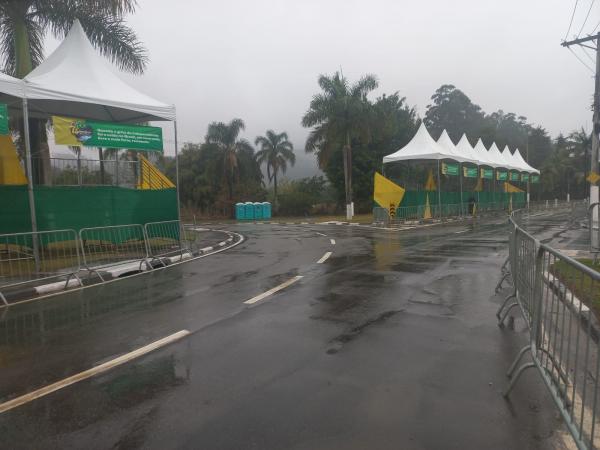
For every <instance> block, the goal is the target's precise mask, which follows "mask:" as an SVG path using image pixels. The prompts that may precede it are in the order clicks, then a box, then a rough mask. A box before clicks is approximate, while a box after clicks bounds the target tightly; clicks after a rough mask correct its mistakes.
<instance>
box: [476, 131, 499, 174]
mask: <svg viewBox="0 0 600 450" xmlns="http://www.w3.org/2000/svg"><path fill="white" fill-rule="evenodd" d="M473 151H474V152H475V154H476V155H477V157H478V158H479V164H481V165H482V166H489V167H493V168H496V167H499V166H498V163H496V161H494V160H493V159H491V158H490V155H489V154H488V150H487V148H485V145H484V143H483V141H482V140H481V138H479V139H478V140H477V144H475V147H473Z"/></svg>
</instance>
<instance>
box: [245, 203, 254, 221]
mask: <svg viewBox="0 0 600 450" xmlns="http://www.w3.org/2000/svg"><path fill="white" fill-rule="evenodd" d="M244 214H245V217H244V218H245V219H246V220H254V203H252V202H246V203H244Z"/></svg>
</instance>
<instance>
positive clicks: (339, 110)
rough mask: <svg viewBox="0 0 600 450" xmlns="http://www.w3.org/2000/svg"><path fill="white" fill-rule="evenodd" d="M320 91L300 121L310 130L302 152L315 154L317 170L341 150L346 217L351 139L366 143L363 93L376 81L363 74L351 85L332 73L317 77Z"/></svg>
mask: <svg viewBox="0 0 600 450" xmlns="http://www.w3.org/2000/svg"><path fill="white" fill-rule="evenodd" d="M319 86H320V87H321V89H322V91H323V92H321V93H320V94H317V95H315V96H314V97H313V98H312V100H311V102H310V107H309V109H308V111H307V112H306V114H304V117H303V118H302V125H303V126H305V127H313V129H312V130H311V132H310V134H309V136H308V138H307V140H306V151H307V152H308V153H312V152H315V151H316V152H317V159H318V162H319V166H320V167H321V168H323V167H325V166H326V165H327V162H328V159H329V158H330V156H331V154H332V153H333V151H335V150H336V149H339V148H340V147H342V154H343V161H344V182H345V183H344V184H345V190H346V214H347V216H348V217H350V204H351V203H352V140H353V139H357V140H362V141H364V142H368V141H369V140H370V129H371V127H370V123H371V104H370V102H369V101H368V99H367V94H369V92H371V91H373V90H374V89H376V88H377V86H378V83H377V78H376V77H375V76H374V75H365V76H363V77H362V78H361V79H360V80H358V81H357V82H356V83H354V84H353V85H352V86H350V85H349V84H348V80H347V79H346V78H345V77H344V76H343V75H341V74H340V73H339V72H336V73H335V74H334V75H333V76H332V77H329V76H326V75H321V76H319Z"/></svg>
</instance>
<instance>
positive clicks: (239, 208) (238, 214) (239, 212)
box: [235, 203, 246, 220]
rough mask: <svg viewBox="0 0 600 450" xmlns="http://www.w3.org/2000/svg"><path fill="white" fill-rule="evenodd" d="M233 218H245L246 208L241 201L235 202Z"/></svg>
mask: <svg viewBox="0 0 600 450" xmlns="http://www.w3.org/2000/svg"><path fill="white" fill-rule="evenodd" d="M235 218H236V219H237V220H244V219H245V218H246V208H244V204H243V203H236V204H235Z"/></svg>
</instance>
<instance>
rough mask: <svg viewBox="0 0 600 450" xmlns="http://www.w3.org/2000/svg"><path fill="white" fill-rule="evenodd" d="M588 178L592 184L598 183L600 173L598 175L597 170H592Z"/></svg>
mask: <svg viewBox="0 0 600 450" xmlns="http://www.w3.org/2000/svg"><path fill="white" fill-rule="evenodd" d="M586 180H587V181H589V182H590V183H592V184H596V183H598V181H600V175H598V174H597V173H596V172H594V171H592V172H590V174H589V175H588V176H587V178H586Z"/></svg>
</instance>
